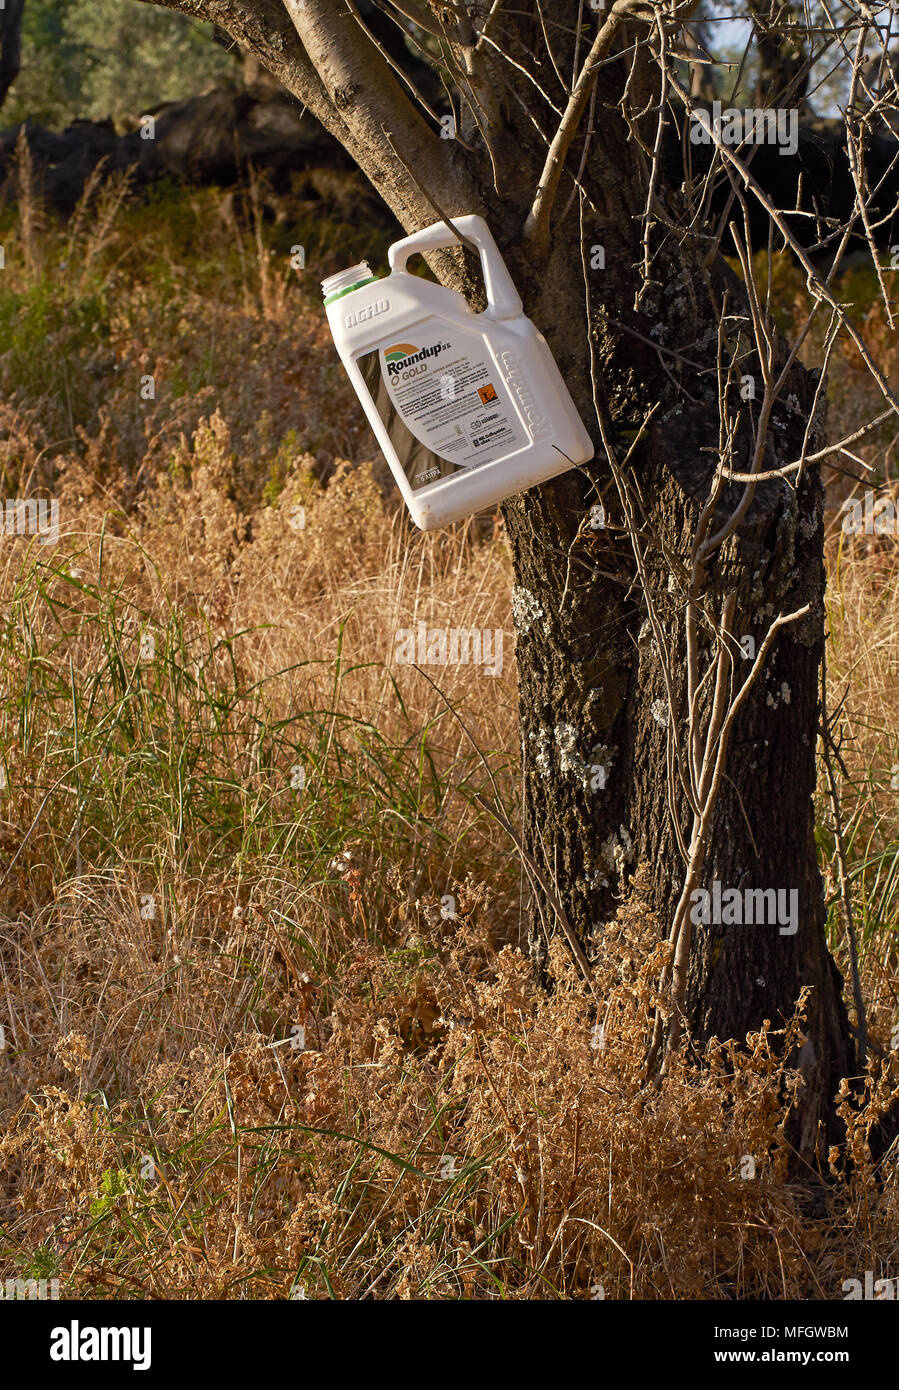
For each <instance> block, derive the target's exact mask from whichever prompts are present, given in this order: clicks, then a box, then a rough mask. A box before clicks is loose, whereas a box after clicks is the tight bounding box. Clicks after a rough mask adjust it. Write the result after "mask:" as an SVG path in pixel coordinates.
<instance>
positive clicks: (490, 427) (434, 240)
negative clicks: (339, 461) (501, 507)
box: [322, 216, 593, 531]
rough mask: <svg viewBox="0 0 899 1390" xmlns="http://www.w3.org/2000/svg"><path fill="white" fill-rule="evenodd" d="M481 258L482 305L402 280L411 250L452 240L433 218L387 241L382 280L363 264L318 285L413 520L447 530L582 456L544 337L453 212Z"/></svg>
mask: <svg viewBox="0 0 899 1390" xmlns="http://www.w3.org/2000/svg"><path fill="white" fill-rule="evenodd" d="M454 225H455V226H456V227H457V228H458V229H459V232H460V233H461V234H462V236H464V237H466V238H467V239H468V240H470V241H472V242H473V243H474V244H475V245H476V246H477V247H478V250H479V252H480V256H481V267H482V270H483V274H484V285H485V288H486V291H487V301H488V302H487V308H486V309H485V310H484V312H483V313H481V314H475V313H472V311H471V309H469V307H468V305H467V304H466V302H465V300H464V298H463V297H462V295H461V294H457V293H456V291H455V290H449V289H446V288H445V287H444V286H443V285H436V284H434V282H433V281H431V280H424V279H422V278H421V277H420V276H417V275H410V274H409V272H408V271H407V270H406V262H407V261H408V259H409V257H410V256H411V255H412V254H413V253H414V252H416V251H433V250H436V249H437V248H438V247H440V246H454V245H456V244H457V242H458V238H457V236H456V235H455V233H454V232H453V230H452V229H451V228H450V227H449V226H448V225H447V224H446V223H445V222H437V223H435V224H434V226H433V227H426V228H425V229H424V230H423V231H420V232H415V233H414V234H413V235H412V236H408V237H404V238H403V240H402V241H397V242H395V243H394V245H393V246H391V247H390V251H389V253H388V260H389V263H390V274H389V275H388V276H387V277H386V278H385V279H379V278H378V277H377V276H376V275H373V274H372V272H371V269H370V268H369V266H368V263H367V262H366V261H362V262H361V264H359V265H354V266H351V267H350V269H349V270H343V271H341V272H340V273H339V274H337V275H331V276H329V277H328V279H327V280H323V281H322V290H323V292H324V296H325V306H326V309H327V314H328V322H329V324H330V325H331V332H332V333H333V335H334V342H335V343H336V345H337V351H338V352H339V354H340V359H341V361H342V362H343V365H344V366H345V367H346V370H347V372H348V374H349V378H350V381H351V382H352V383H353V386H354V387H355V390H356V394H357V395H358V397H359V399H360V401H361V402H362V405H363V408H364V410H365V413H366V415H367V416H368V418H369V421H370V422H371V426H372V429H373V430H374V432H375V435H376V436H377V439H378V443H379V444H380V446H381V448H382V449H383V451H384V455H385V457H386V459H387V462H388V463H389V464H390V468H391V472H392V473H393V476H394V478H395V479H396V482H397V486H398V487H399V490H400V492H401V493H402V494H403V498H404V500H405V503H406V506H407V507H408V508H409V511H410V513H411V515H412V519H413V521H414V522H415V524H416V525H417V526H420V527H421V529H422V530H423V531H430V530H433V529H434V528H436V527H439V526H448V525H449V524H450V522H452V521H459V520H460V519H461V518H462V517H466V516H471V515H472V513H474V512H477V511H480V510H481V509H482V508H483V507H492V506H494V505H495V504H496V503H497V502H501V501H502V500H503V499H504V498H506V497H511V496H512V495H513V494H514V493H516V492H523V491H524V490H525V489H526V488H529V487H533V486H534V485H535V484H536V483H542V482H545V481H546V479H547V478H554V477H555V476H556V475H557V474H558V473H564V472H565V471H566V469H568V468H571V467H573V466H574V465H575V464H578V463H586V461H587V460H588V459H590V458H592V457H593V444H592V442H591V440H590V436H589V435H588V433H587V431H586V430H585V428H584V426H583V423H582V421H581V418H580V416H579V415H578V413H577V410H576V409H575V406H574V402H573V401H572V399H571V396H570V395H569V394H568V389H567V387H566V386H565V383H564V381H563V380H562V376H561V373H560V372H559V369H558V367H557V366H556V364H555V361H554V360H553V356H552V353H551V352H550V350H549V348H548V346H547V344H546V340H545V339H544V337H543V335H542V334H541V333H539V332H538V330H537V328H536V327H535V326H534V324H533V323H532V322H531V320H530V319H529V318H526V317H525V315H524V314H523V313H522V305H521V299H520V298H519V296H518V291H517V290H516V289H515V286H514V284H513V283H512V278H511V276H510V275H509V272H508V270H507V269H506V266H505V264H504V262H503V258H502V256H501V255H500V252H499V248H498V246H497V245H496V242H495V241H494V240H493V237H492V236H491V234H490V229H489V228H488V226H487V224H486V222H485V221H484V219H483V218H482V217H475V216H467V217H457V218H455V219H454Z"/></svg>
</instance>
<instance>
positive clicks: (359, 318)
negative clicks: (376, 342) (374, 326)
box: [343, 299, 390, 328]
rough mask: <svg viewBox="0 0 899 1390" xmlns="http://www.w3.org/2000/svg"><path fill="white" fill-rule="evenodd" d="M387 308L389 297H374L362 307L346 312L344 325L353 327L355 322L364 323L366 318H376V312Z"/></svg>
mask: <svg viewBox="0 0 899 1390" xmlns="http://www.w3.org/2000/svg"><path fill="white" fill-rule="evenodd" d="M389 308H390V300H389V299H374V300H372V302H371V304H366V306H365V308H364V309H356V310H355V312H354V313H352V314H347V316H346V318H345V319H344V321H343V322H344V326H345V327H346V328H355V326H356V324H357V323H365V321H366V319H373V318H377V316H378V314H383V313H386V312H387V310H388V309H389Z"/></svg>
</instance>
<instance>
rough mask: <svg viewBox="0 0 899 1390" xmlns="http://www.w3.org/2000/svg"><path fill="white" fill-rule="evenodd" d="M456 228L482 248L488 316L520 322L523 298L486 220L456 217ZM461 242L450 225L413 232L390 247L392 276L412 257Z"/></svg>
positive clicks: (469, 215) (445, 224)
mask: <svg viewBox="0 0 899 1390" xmlns="http://www.w3.org/2000/svg"><path fill="white" fill-rule="evenodd" d="M453 226H454V227H456V228H457V229H458V231H459V233H461V235H462V236H463V237H465V239H466V240H468V241H472V242H474V244H475V246H476V247H477V248H478V252H479V254H480V257H481V271H482V273H483V276H484V288H485V289H486V291H487V308H486V309H485V310H484V313H485V314H486V315H487V316H488V317H489V318H492V319H514V318H519V317H520V316H521V314H522V313H523V312H524V310H523V307H522V303H521V296H520V295H519V293H518V291H517V290H516V288H515V285H514V283H513V281H512V277H511V275H510V274H509V272H508V270H507V269H506V265H505V262H504V260H503V258H502V256H501V254H500V250H499V247H498V246H497V244H496V242H495V241H494V240H493V234H492V232H491V231H490V228H489V227H488V226H487V223H486V222H485V221H484V219H483V217H478V216H477V214H475V213H468V214H466V215H465V216H463V217H454V218H453ZM458 241H459V237H458V236H457V235H456V233H455V232H454V231H453V229H452V227H450V226H448V225H447V223H446V222H435V223H434V224H433V226H431V227H423V228H422V230H421V231H420V232H413V233H412V235H411V236H407V237H403V239H402V241H395V242H394V243H393V245H392V246H391V247H390V250H389V251H388V252H387V260H388V263H389V265H390V270H391V273H392V272H393V271H402V270H405V269H406V262H407V261H408V259H409V257H410V256H412V255H414V254H415V252H417V251H436V250H438V248H440V247H442V246H455V245H456V244H457V242H458Z"/></svg>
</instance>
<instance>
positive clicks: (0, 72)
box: [0, 0, 25, 106]
mask: <svg viewBox="0 0 899 1390" xmlns="http://www.w3.org/2000/svg"><path fill="white" fill-rule="evenodd" d="M24 11H25V0H6V3H5V5H2V6H0V106H2V105H3V103H4V101H5V100H6V94H7V92H8V91H9V89H10V87H11V86H12V84H13V83H14V82H15V80H16V78H17V77H18V75H19V63H20V61H21V57H22V15H23V14H24Z"/></svg>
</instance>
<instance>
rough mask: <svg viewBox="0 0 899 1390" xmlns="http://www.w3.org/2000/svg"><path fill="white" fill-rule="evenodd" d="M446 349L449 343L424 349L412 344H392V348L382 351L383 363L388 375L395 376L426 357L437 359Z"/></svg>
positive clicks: (437, 344)
mask: <svg viewBox="0 0 899 1390" xmlns="http://www.w3.org/2000/svg"><path fill="white" fill-rule="evenodd" d="M448 347H449V343H432V344H431V346H430V347H424V348H418V347H415V346H414V344H413V343H394V344H393V346H392V347H387V348H385V349H384V361H385V362H386V363H387V370H388V372H389V373H390V375H391V376H396V375H397V373H398V372H400V371H402V370H403V369H404V368H406V367H411V366H413V365H414V364H415V363H416V362H423V361H424V359H425V358H426V357H439V355H440V353H441V352H445V351H446V349H447V348H448Z"/></svg>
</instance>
